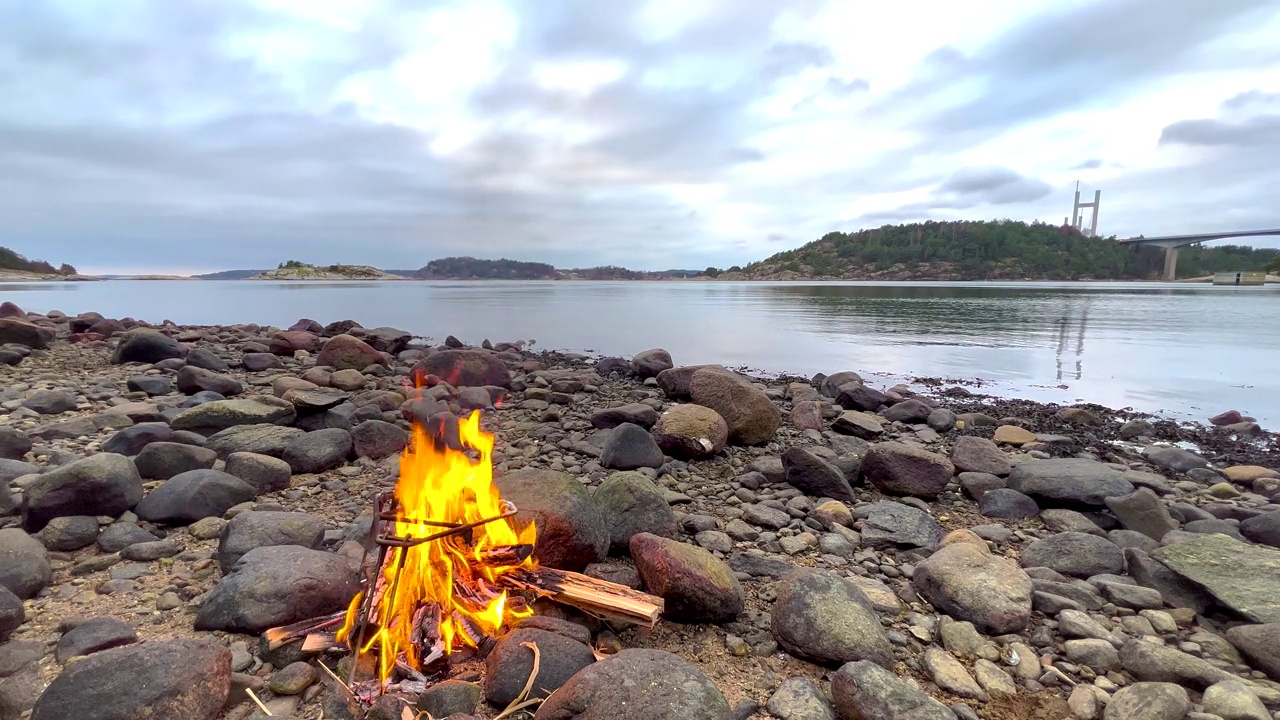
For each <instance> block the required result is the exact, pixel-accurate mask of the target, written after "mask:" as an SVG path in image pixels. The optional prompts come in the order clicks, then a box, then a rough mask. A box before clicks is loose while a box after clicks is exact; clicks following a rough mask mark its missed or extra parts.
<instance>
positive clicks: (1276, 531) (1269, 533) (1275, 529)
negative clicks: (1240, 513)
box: [1240, 510, 1280, 548]
mask: <svg viewBox="0 0 1280 720" xmlns="http://www.w3.org/2000/svg"><path fill="white" fill-rule="evenodd" d="M1240 534H1241V535H1243V536H1245V537H1247V538H1249V539H1250V540H1252V541H1254V542H1256V543H1259V544H1261V545H1269V546H1271V547H1273V548H1280V510H1272V511H1271V512H1268V513H1263V514H1261V515H1255V516H1253V517H1251V518H1248V519H1246V520H1243V521H1241V523H1240Z"/></svg>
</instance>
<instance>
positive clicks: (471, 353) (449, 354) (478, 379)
mask: <svg viewBox="0 0 1280 720" xmlns="http://www.w3.org/2000/svg"><path fill="white" fill-rule="evenodd" d="M413 371H414V374H415V375H416V374H417V373H419V372H421V373H423V374H426V375H435V376H436V377H438V378H440V379H441V380H444V381H445V382H447V383H449V384H450V385H453V386H454V387H464V386H468V385H496V386H498V387H504V388H509V387H511V371H510V370H508V369H507V366H506V365H504V364H503V363H502V360H500V359H498V356H497V355H494V354H493V353H491V352H489V351H488V350H442V351H440V352H438V353H436V354H434V355H432V356H430V357H428V358H424V359H423V360H421V361H420V362H418V364H417V365H414V366H413Z"/></svg>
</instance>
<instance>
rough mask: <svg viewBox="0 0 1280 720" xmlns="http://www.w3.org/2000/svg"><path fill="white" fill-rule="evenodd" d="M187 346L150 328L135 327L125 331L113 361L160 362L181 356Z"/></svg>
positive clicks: (113, 355) (112, 357)
mask: <svg viewBox="0 0 1280 720" xmlns="http://www.w3.org/2000/svg"><path fill="white" fill-rule="evenodd" d="M185 354H186V348H185V347H183V346H182V344H180V343H179V342H178V341H177V340H174V339H173V338H171V337H169V336H167V335H163V334H161V333H159V332H157V331H156V330H152V329H150V328H135V329H133V330H130V331H129V332H127V333H125V334H124V336H123V337H122V338H121V339H120V344H119V345H117V346H116V349H115V352H113V353H112V355H111V362H112V363H113V364H115V365H121V364H124V363H127V362H140V363H158V362H160V361H161V360H168V359H169V358H180V357H182V356H183V355H185Z"/></svg>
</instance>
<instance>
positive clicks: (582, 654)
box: [484, 628, 595, 707]
mask: <svg viewBox="0 0 1280 720" xmlns="http://www.w3.org/2000/svg"><path fill="white" fill-rule="evenodd" d="M522 643H532V644H534V645H537V646H538V653H539V660H540V662H539V663H538V675H537V677H536V678H534V681H533V690H532V691H531V692H530V693H529V697H530V698H545V697H547V696H548V695H550V694H551V693H553V692H555V691H556V690H559V689H560V686H562V685H564V684H565V682H567V681H568V680H569V678H571V677H573V676H574V675H575V674H576V673H577V672H578V671H579V670H581V669H582V668H585V667H587V666H588V665H590V664H591V663H593V662H595V655H594V654H593V653H592V652H591V648H589V647H587V646H586V645H583V644H582V643H580V642H577V641H576V640H571V639H569V638H567V637H565V636H563V635H560V634H558V633H553V632H547V631H546V630H539V629H537V628H517V629H515V630H512V631H511V632H509V633H507V634H506V635H504V636H503V637H502V639H501V640H499V641H498V644H497V645H496V646H495V647H494V648H493V651H492V652H490V653H489V655H488V656H487V657H486V658H485V674H484V696H485V699H486V700H488V701H489V703H490V704H491V705H493V706H494V707H506V706H507V705H509V704H511V701H512V700H515V699H516V698H517V697H519V695H520V691H521V690H523V689H524V686H525V683H526V682H528V680H529V675H530V674H532V672H533V651H532V650H530V649H529V648H527V647H523V646H522Z"/></svg>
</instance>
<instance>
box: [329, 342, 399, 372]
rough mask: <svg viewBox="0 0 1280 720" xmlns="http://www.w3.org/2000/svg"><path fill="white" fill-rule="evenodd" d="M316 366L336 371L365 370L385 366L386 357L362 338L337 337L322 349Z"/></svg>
mask: <svg viewBox="0 0 1280 720" xmlns="http://www.w3.org/2000/svg"><path fill="white" fill-rule="evenodd" d="M316 364H317V365H324V366H326V367H331V368H333V369H335V370H363V369H365V368H367V367H369V366H370V365H385V364H386V357H385V356H384V355H383V354H382V353H380V352H378V351H377V350H375V349H374V348H373V346H371V345H369V343H366V342H365V341H363V340H361V339H360V338H357V337H353V336H351V335H335V336H334V337H331V338H329V339H328V340H327V341H326V342H325V344H324V346H323V347H321V348H320V354H319V355H317V356H316Z"/></svg>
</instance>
